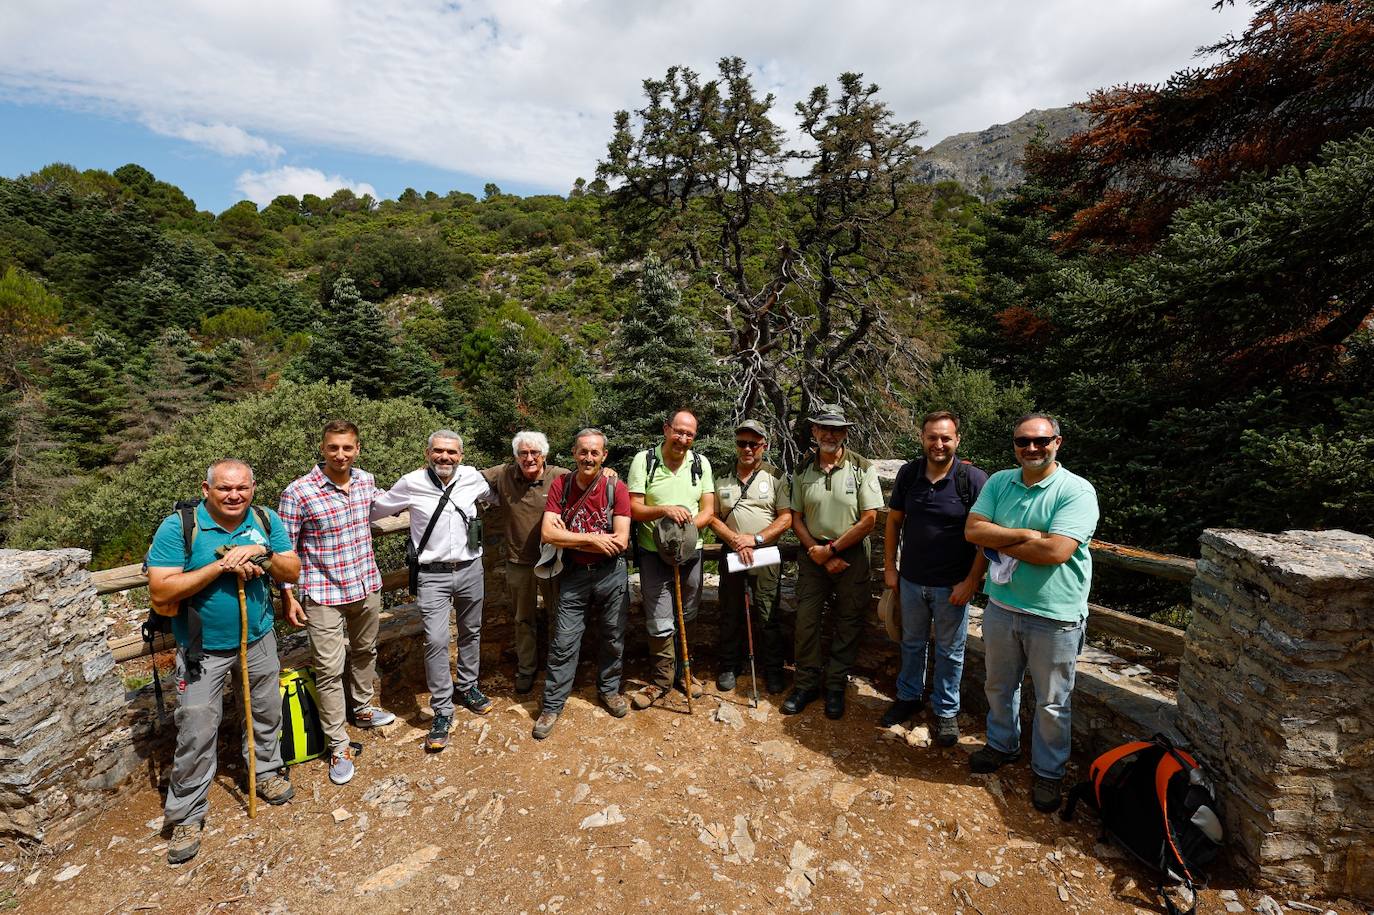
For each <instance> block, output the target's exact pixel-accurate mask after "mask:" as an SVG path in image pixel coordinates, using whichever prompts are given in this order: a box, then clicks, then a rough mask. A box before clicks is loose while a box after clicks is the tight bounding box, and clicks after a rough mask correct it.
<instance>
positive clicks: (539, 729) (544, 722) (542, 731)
mask: <svg viewBox="0 0 1374 915" xmlns="http://www.w3.org/2000/svg"><path fill="white" fill-rule="evenodd" d="M557 723H558V713H557V712H551V711H549V710H548V709H544V711H542V712H540V713H539V720H538V721H536V722H535V723H534V730H533V731H531V732H530V733H531V734H533V735H534V739H535V740H543V739H544V738H545V737H548V736H549V735H550V734H552V733H553V726H554V725H555V724H557Z"/></svg>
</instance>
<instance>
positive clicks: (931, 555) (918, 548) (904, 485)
mask: <svg viewBox="0 0 1374 915" xmlns="http://www.w3.org/2000/svg"><path fill="white" fill-rule="evenodd" d="M958 448H959V418H958V417H957V416H955V415H954V414H953V413H949V412H946V411H944V410H941V411H938V412H935V413H930V414H927V415H926V417H925V418H924V419H922V420H921V450H922V452H923V453H924V456H923V457H920V458H917V459H916V460H914V461H911V462H909V463H907V464H906V465H905V466H904V467H902V469H901V470H899V471H898V472H897V482H896V485H895V486H893V489H892V497H891V499H890V500H889V501H888V509H889V510H888V514H887V532H886V538H885V543H884V546H883V558H884V564H883V565H884V570H883V578H884V579H885V580H886V582H887V586H888V587H889V588H892V589H893V590H896V591H897V593H898V597H899V600H900V605H901V608H902V669H901V672H900V673H899V674H898V675H897V700H896V701H895V702H893V703H892V705H891V707H890V708H888V710H887V711H886V712H885V713H884V714H883V717H882V725H883V727H891V726H892V725H894V724H901V723H902V722H904V721H907V720H909V719H910V718H911V717H912V716H913V715H915V714H916V713H917V712H919V711H920V709H921V706H922V704H923V703H924V701H925V692H926V644H927V642H928V641H929V640H930V637H931V633H932V630H934V636H935V672H934V676H933V678H932V682H931V688H930V705H931V710H932V711H933V712H934V713H935V742H936V743H938V744H939V745H940V746H942V747H948V746H953V745H954V744H955V743H956V742H958V740H959V722H958V717H957V716H958V714H959V680H960V678H961V677H962V676H963V673H964V643H965V642H966V641H967V639H968V602H969V600H970V599H971V598H972V597H973V595H974V594H975V593H977V591H978V585H979V583H980V582H982V580H983V574H984V573H985V572H986V571H987V566H988V561H987V559H986V558H985V557H984V556H983V554H982V552H981V551H979V550H978V549H977V548H976V547H975V546H974V545H973V544H971V543H969V542H968V541H967V540H965V539H964V524H965V522H966V521H967V520H968V513H969V508H970V507H972V505H973V503H974V501H975V500H976V499H977V498H978V493H979V492H980V491H982V488H983V484H984V483H985V482H987V479H988V475H987V474H986V473H984V472H983V471H982V470H980V469H978V468H977V467H974V466H973V465H972V464H968V463H965V462H963V461H960V460H959V456H958V453H957V451H958ZM899 541H900V542H901V547H902V549H901V557H902V560H901V574H900V576H899V575H898V566H897V562H896V559H897V544H898V542H899Z"/></svg>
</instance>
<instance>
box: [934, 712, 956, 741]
mask: <svg viewBox="0 0 1374 915" xmlns="http://www.w3.org/2000/svg"><path fill="white" fill-rule="evenodd" d="M958 742H959V719H958V718H956V717H955V716H954V715H950V716H949V717H948V718H946V717H945V716H943V715H936V716H935V743H936V745H938V746H942V747H952V746H954V745H955V744H956V743H958Z"/></svg>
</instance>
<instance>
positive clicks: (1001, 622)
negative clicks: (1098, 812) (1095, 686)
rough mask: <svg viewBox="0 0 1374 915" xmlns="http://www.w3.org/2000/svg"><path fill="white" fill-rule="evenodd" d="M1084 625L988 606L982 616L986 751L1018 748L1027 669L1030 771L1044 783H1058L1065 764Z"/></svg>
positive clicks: (1070, 735) (1015, 750)
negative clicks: (1031, 695) (1031, 701)
mask: <svg viewBox="0 0 1374 915" xmlns="http://www.w3.org/2000/svg"><path fill="white" fill-rule="evenodd" d="M1086 622H1087V621H1086V619H1083V620H1079V621H1078V622H1076V623H1069V622H1065V621H1064V620H1056V619H1050V618H1049V617H1045V616H1037V615H1036V614H1034V613H1018V612H1015V611H1011V610H1004V609H1003V608H1001V607H999V606H997V605H996V604H994V603H992V602H991V601H989V602H988V608H987V609H986V610H984V611H983V648H984V652H985V658H986V660H987V682H986V686H985V692H986V693H987V697H988V746H990V747H992V748H993V749H994V750H1001V751H1002V752H1003V753H1015V752H1017V751H1018V750H1019V749H1020V747H1021V681H1022V680H1023V679H1024V678H1025V676H1026V671H1027V670H1029V671H1030V675H1031V684H1032V685H1033V686H1034V687H1035V729H1034V734H1033V736H1032V738H1031V769H1032V770H1033V771H1034V772H1035V774H1036V775H1040V776H1043V777H1045V778H1063V777H1064V766H1065V765H1066V764H1067V763H1068V761H1069V748H1070V741H1071V738H1072V735H1073V731H1072V726H1073V712H1072V707H1071V705H1070V699H1071V698H1072V696H1073V678H1074V672H1075V669H1076V667H1077V662H1078V654H1079V652H1081V651H1082V650H1083V636H1084V633H1085V631H1086V627H1085V625H1084V624H1085V623H1086Z"/></svg>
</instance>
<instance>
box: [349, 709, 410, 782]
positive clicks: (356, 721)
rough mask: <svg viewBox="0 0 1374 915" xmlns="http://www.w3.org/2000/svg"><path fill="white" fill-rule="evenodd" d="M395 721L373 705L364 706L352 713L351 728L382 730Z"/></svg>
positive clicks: (393, 716)
mask: <svg viewBox="0 0 1374 915" xmlns="http://www.w3.org/2000/svg"><path fill="white" fill-rule="evenodd" d="M395 720H396V716H395V715H393V714H391V713H390V712H388V711H387V710H386V709H384V708H378V707H377V706H375V705H364V706H363V707H362V708H360V709H358V710H357V711H356V712H354V713H353V726H354V727H359V728H384V727H386V726H387V725H388V724H391V723H393V722H394V721H395ZM339 784H343V783H342V782H339Z"/></svg>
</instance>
